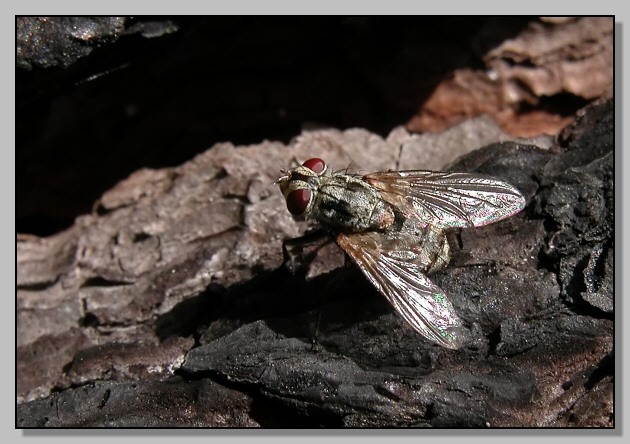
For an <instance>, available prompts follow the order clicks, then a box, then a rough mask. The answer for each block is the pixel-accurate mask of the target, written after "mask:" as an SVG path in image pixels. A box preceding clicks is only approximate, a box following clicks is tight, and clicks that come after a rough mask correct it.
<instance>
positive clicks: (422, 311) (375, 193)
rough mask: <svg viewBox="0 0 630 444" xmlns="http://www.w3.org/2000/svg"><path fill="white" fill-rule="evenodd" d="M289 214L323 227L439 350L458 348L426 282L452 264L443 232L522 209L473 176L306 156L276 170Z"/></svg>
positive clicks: (508, 191) (455, 329)
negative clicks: (336, 165) (337, 166)
mask: <svg viewBox="0 0 630 444" xmlns="http://www.w3.org/2000/svg"><path fill="white" fill-rule="evenodd" d="M276 183H277V184H278V185H279V186H280V190H281V191H282V194H283V195H284V198H285V200H286V204H287V209H288V210H289V212H290V213H291V214H292V215H293V216H295V217H296V218H298V219H313V220H316V221H317V222H319V224H320V225H321V226H322V227H323V228H325V229H326V230H327V231H328V233H329V234H330V235H331V236H332V237H333V239H334V240H335V242H336V243H337V245H339V246H340V247H341V248H342V249H343V250H344V251H345V252H346V253H347V254H348V255H349V256H350V257H351V258H352V260H353V261H354V262H355V263H356V264H357V265H358V267H359V268H360V269H361V271H362V272H363V273H364V274H365V276H366V277H367V278H368V280H369V281H370V282H371V283H372V285H374V287H376V288H377V289H378V290H379V292H380V293H381V294H383V295H384V296H385V298H387V300H388V301H389V302H390V303H391V305H392V306H393V307H394V309H395V310H396V312H397V313H398V314H399V315H401V316H402V317H403V319H405V321H407V322H408V323H409V324H410V325H411V326H412V327H413V328H414V329H415V330H416V331H417V332H418V333H420V334H421V335H422V336H424V337H425V338H427V339H428V340H430V341H432V342H434V343H437V344H439V345H441V346H443V347H447V348H451V349H457V348H458V347H459V346H460V345H461V344H462V340H463V337H462V331H461V326H462V322H461V319H460V318H459V316H458V315H457V313H456V312H455V309H454V308H453V305H452V303H451V302H450V301H449V298H448V296H447V295H446V293H445V292H444V291H443V290H442V289H440V288H439V287H438V286H437V285H435V284H434V283H433V282H431V281H430V280H429V279H428V278H427V276H426V275H427V274H429V273H432V272H435V271H438V270H440V269H442V268H444V267H445V266H446V265H447V264H448V262H449V260H450V249H449V244H448V241H447V239H446V234H445V230H446V229H449V228H456V227H479V226H482V225H487V224H490V223H493V222H496V221H498V220H501V219H504V218H506V217H509V216H511V215H513V214H515V213H517V212H519V211H520V210H522V209H523V208H524V207H525V198H524V197H523V195H522V194H521V193H520V192H519V191H518V190H517V189H516V188H515V187H513V186H512V185H510V184H508V183H506V182H504V181H502V180H499V179H496V178H493V177H488V176H483V175H480V174H473V173H451V172H436V171H423V170H408V171H383V172H376V173H371V174H367V175H364V176H359V175H357V174H348V172H347V171H343V172H342V171H335V172H330V171H329V170H328V167H327V165H326V163H325V162H324V161H323V160H322V159H319V158H312V159H309V160H307V161H306V162H304V163H303V164H302V165H300V166H298V167H296V168H292V169H290V170H281V176H280V178H279V179H278V180H277V182H276Z"/></svg>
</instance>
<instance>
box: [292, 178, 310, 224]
mask: <svg viewBox="0 0 630 444" xmlns="http://www.w3.org/2000/svg"><path fill="white" fill-rule="evenodd" d="M307 168H308V167H307ZM310 201H311V190H307V189H305V188H303V189H300V190H293V191H291V192H290V193H289V195H288V196H287V209H288V210H289V213H291V214H292V215H294V216H300V215H301V214H302V213H304V212H305V211H306V207H308V203H309V202H310Z"/></svg>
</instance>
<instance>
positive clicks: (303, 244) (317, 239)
mask: <svg viewBox="0 0 630 444" xmlns="http://www.w3.org/2000/svg"><path fill="white" fill-rule="evenodd" d="M326 238H328V233H326V232H325V231H324V230H321V229H318V230H315V231H311V232H310V233H306V234H305V235H304V236H300V237H296V238H293V239H287V240H285V241H284V242H282V255H283V257H284V266H285V267H287V269H288V270H289V271H290V272H291V274H296V273H297V272H298V271H299V270H300V269H302V268H304V267H305V266H306V265H308V263H309V262H311V261H312V260H313V258H314V257H315V256H316V255H317V250H319V248H321V247H322V246H323V245H324V244H325V242H323V240H324V239H326ZM317 244H320V245H317ZM313 245H315V248H313Z"/></svg>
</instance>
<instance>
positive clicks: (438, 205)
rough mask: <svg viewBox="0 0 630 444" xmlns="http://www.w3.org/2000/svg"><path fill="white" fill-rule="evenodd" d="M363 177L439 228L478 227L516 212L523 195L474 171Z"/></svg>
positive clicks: (385, 196) (522, 203) (390, 200)
mask: <svg viewBox="0 0 630 444" xmlns="http://www.w3.org/2000/svg"><path fill="white" fill-rule="evenodd" d="M363 180H365V181H366V182H368V183H369V184H371V185H372V186H374V187H375V188H377V189H379V190H380V191H381V195H382V197H383V199H384V200H385V201H386V202H388V203H391V204H393V205H395V206H397V207H400V208H402V209H404V210H405V211H407V213H413V215H414V216H415V217H417V218H418V219H419V220H420V221H422V222H425V223H428V224H431V225H434V226H436V227H439V228H452V227H479V226H482V225H487V224H490V223H492V222H496V221H498V220H501V219H503V218H506V217H509V216H511V215H513V214H515V213H518V212H519V211H521V210H522V209H523V208H524V207H525V198H524V197H523V195H522V194H521V193H520V192H519V191H518V190H517V189H516V188H515V187H513V186H512V185H510V184H509V183H507V182H504V181H502V180H499V179H495V178H493V177H489V176H483V175H479V174H473V173H447V172H436V171H388V172H378V173H372V174H368V175H367V176H364V177H363Z"/></svg>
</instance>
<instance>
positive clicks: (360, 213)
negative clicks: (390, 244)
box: [310, 174, 394, 232]
mask: <svg viewBox="0 0 630 444" xmlns="http://www.w3.org/2000/svg"><path fill="white" fill-rule="evenodd" d="M310 217H312V218H314V219H316V220H317V221H319V222H320V223H321V224H322V225H324V226H325V227H327V228H329V229H333V230H338V231H344V232H358V231H365V230H381V229H385V228H387V227H389V226H391V225H392V224H393V223H394V211H393V209H392V207H391V206H390V205H389V204H388V203H386V202H385V201H384V200H383V199H382V197H381V195H380V192H379V191H378V190H376V189H375V188H374V187H372V186H371V185H370V184H368V183H366V182H364V181H363V180H361V179H360V178H358V177H354V176H350V175H347V174H333V175H331V176H322V177H321V178H320V183H319V187H318V188H317V190H316V191H315V194H314V195H313V201H312V207H311V208H310Z"/></svg>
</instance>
